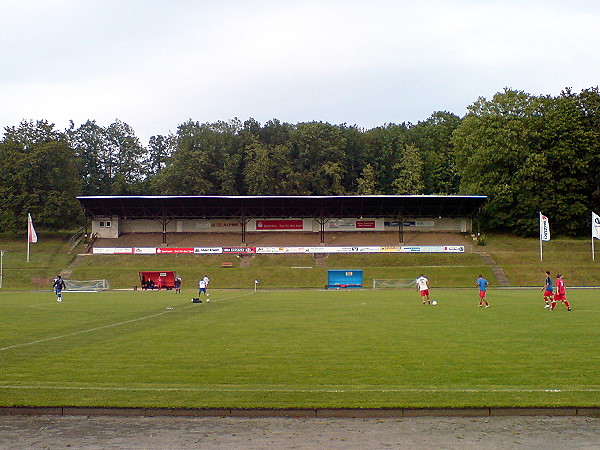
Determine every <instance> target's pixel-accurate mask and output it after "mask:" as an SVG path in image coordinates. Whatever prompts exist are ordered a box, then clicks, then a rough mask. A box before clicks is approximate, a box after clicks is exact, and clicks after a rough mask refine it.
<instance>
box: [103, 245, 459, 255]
mask: <svg viewBox="0 0 600 450" xmlns="http://www.w3.org/2000/svg"><path fill="white" fill-rule="evenodd" d="M464 251H465V247H464V245H414V246H392V245H390V246H379V245H364V246H357V247H256V248H255V247H194V248H169V247H167V248H154V247H135V248H113V247H104V248H94V249H93V254H95V255H114V254H119V255H123V254H136V255H153V254H173V253H187V254H190V253H193V254H197V255H198V254H220V253H261V254H284V253H464Z"/></svg>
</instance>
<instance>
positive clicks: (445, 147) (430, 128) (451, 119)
mask: <svg viewBox="0 0 600 450" xmlns="http://www.w3.org/2000/svg"><path fill="white" fill-rule="evenodd" d="M460 123H461V119H460V118H459V117H458V116H457V115H455V114H452V113H449V112H446V111H437V112H434V113H433V114H432V115H431V116H430V117H429V118H428V119H427V120H425V121H423V122H419V123H418V124H417V125H415V126H412V127H410V128H409V129H408V131H407V139H408V142H410V143H411V144H412V145H414V146H415V147H417V148H418V149H419V152H420V153H421V158H422V160H423V183H424V191H423V192H424V193H425V194H456V193H457V192H458V189H459V182H460V177H459V174H458V168H457V167H456V157H455V154H454V145H453V144H452V133H453V132H454V130H456V128H458V126H459V125H460Z"/></svg>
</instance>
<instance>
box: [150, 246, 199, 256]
mask: <svg viewBox="0 0 600 450" xmlns="http://www.w3.org/2000/svg"><path fill="white" fill-rule="evenodd" d="M156 253H159V254H160V253H165V254H174V253H188V254H189V253H194V249H193V248H176V247H159V248H157V249H156Z"/></svg>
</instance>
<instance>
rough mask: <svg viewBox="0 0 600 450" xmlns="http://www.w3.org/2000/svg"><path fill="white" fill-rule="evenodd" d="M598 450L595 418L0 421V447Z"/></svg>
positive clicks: (67, 418) (59, 418)
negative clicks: (538, 449)
mask: <svg viewBox="0 0 600 450" xmlns="http://www.w3.org/2000/svg"><path fill="white" fill-rule="evenodd" d="M69 447H70V448H77V449H100V448H102V449H109V448H119V449H142V448H143V449H178V448H211V449H220V448H223V449H225V448H227V449H267V448H268V449H271V448H277V449H315V448H323V449H325V448H327V449H381V448H403V449H406V448H408V449H412V448H415V449H426V448H441V449H485V448H503V449H512V448H519V449H534V448H544V449H545V450H550V449H561V448H568V449H600V419H598V418H594V417H545V416H543V417H482V418H473V417H470V418H469V417H409V418H402V419H341V418H336V419H305V418H303V419H298V418H294V419H290V418H232V417H208V418H203V417H201V418H186V417H113V416H0V448H2V449H23V448H36V449H60V448H69Z"/></svg>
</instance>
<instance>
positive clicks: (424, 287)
mask: <svg viewBox="0 0 600 450" xmlns="http://www.w3.org/2000/svg"><path fill="white" fill-rule="evenodd" d="M415 284H416V285H417V291H419V292H420V293H421V300H423V304H424V305H425V299H427V303H429V304H431V300H430V299H429V280H428V279H427V278H426V277H425V275H423V274H421V275H419V278H417V279H416V281H415Z"/></svg>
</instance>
